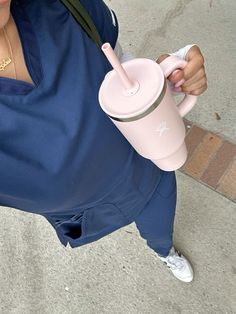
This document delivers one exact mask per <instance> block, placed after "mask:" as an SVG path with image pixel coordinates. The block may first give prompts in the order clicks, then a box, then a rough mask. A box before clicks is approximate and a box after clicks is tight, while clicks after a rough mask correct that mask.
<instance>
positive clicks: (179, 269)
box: [157, 247, 193, 282]
mask: <svg viewBox="0 0 236 314" xmlns="http://www.w3.org/2000/svg"><path fill="white" fill-rule="evenodd" d="M157 256H158V257H159V258H160V260H162V261H163V262H164V263H165V264H166V265H167V267H168V268H169V269H170V270H171V271H172V273H173V275H174V276H175V277H176V278H178V279H179V280H181V281H184V282H191V281H192V280H193V269H192V266H191V265H190V263H189V262H188V261H187V259H186V258H185V257H184V256H183V255H182V254H181V253H180V252H179V251H177V250H176V249H175V248H174V247H172V248H171V250H170V253H169V255H168V256H167V257H162V256H160V255H157Z"/></svg>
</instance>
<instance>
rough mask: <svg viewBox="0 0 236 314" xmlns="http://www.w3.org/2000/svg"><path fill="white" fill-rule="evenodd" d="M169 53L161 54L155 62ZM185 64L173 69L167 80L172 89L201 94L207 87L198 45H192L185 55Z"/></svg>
mask: <svg viewBox="0 0 236 314" xmlns="http://www.w3.org/2000/svg"><path fill="white" fill-rule="evenodd" d="M168 56H169V55H167V54H165V55H161V56H160V57H159V58H158V60H157V62H158V63H161V62H162V61H163V60H164V59H165V58H167V57H168ZM186 61H187V65H186V66H185V68H184V69H182V70H181V69H179V70H176V71H174V72H173V73H172V74H171V75H170V76H169V77H168V80H169V81H170V82H171V83H172V84H173V90H174V91H176V92H183V93H186V94H191V95H196V96H198V95H201V94H202V93H203V92H204V91H205V90H206V89H207V77H206V72H205V67H204V58H203V55H202V53H201V50H200V49H199V47H198V46H196V45H194V46H193V47H191V49H190V50H189V51H188V53H187V55H186Z"/></svg>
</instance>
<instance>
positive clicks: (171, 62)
mask: <svg viewBox="0 0 236 314" xmlns="http://www.w3.org/2000/svg"><path fill="white" fill-rule="evenodd" d="M186 64H187V62H186V61H185V60H182V59H180V58H178V57H175V56H169V57H167V58H166V59H165V60H163V61H162V62H161V63H160V64H159V65H160V67H161V68H162V71H163V73H164V75H165V77H166V78H167V77H168V76H169V75H171V73H172V72H173V71H175V70H177V69H184V67H185V66H186ZM196 102H197V96H193V95H186V94H185V97H184V99H183V100H182V101H181V102H180V103H179V104H178V105H177V106H178V110H179V114H180V116H181V117H184V116H185V115H186V114H187V113H188V112H189V111H190V110H191V109H192V108H193V107H194V106H195V104H196Z"/></svg>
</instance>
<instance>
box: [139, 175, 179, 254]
mask: <svg viewBox="0 0 236 314" xmlns="http://www.w3.org/2000/svg"><path fill="white" fill-rule="evenodd" d="M175 208H176V178H175V173H174V172H165V171H163V173H162V178H161V181H160V183H159V184H158V186H157V188H156V190H155V192H154V194H153V196H152V198H151V200H150V201H149V202H148V204H147V205H146V206H145V208H144V209H143V211H142V212H141V214H140V215H139V216H138V217H137V218H136V219H135V223H136V226H137V228H138V230H139V232H140V235H141V237H142V238H144V239H145V240H146V241H147V245H148V246H149V247H150V248H152V249H153V250H154V251H155V252H157V253H158V254H159V255H161V256H167V255H168V254H169V251H170V249H171V247H172V237H173V227H174V218H175Z"/></svg>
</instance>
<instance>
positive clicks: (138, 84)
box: [99, 43, 197, 171]
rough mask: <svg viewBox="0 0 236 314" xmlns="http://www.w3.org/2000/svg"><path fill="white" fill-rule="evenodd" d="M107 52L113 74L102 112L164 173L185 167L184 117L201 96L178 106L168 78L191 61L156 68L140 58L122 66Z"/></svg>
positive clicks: (172, 59)
mask: <svg viewBox="0 0 236 314" xmlns="http://www.w3.org/2000/svg"><path fill="white" fill-rule="evenodd" d="M102 50H103V52H104V53H105V55H106V56H107V58H108V60H109V61H110V63H111V64H112V66H113V68H114V70H112V71H110V72H109V73H108V74H107V75H106V76H105V79H104V81H103V83H102V85H101V87H100V91H99V102H100V106H101V108H102V109H103V111H104V112H105V113H106V114H107V115H108V117H109V118H110V119H111V120H112V122H113V123H114V124H115V125H116V126H117V128H118V129H119V130H120V132H121V133H122V134H123V135H124V136H125V137H126V139H127V140H128V141H129V142H130V144H131V145H132V146H133V147H134V149H135V150H136V151H137V152H138V153H139V154H140V155H142V156H143V157H145V158H148V159H150V160H151V161H152V162H153V163H154V164H156V165H157V166H158V167H159V168H161V169H163V170H165V171H172V170H176V169H178V168H180V167H181V166H182V165H183V164H184V163H185V161H186V159H187V149H186V145H185V142H184V140H185V126H184V123H183V120H182V117H183V116H185V115H186V114H187V113H188V112H189V111H190V110H191V109H192V108H193V106H194V105H195V103H196V100H197V97H196V96H191V95H185V97H184V99H183V100H182V101H181V102H180V104H178V105H176V102H175V99H174V98H173V96H172V93H171V90H170V87H169V85H168V82H167V79H166V78H167V77H168V76H169V75H170V74H171V73H172V72H173V71H174V70H176V69H183V68H184V67H185V65H186V61H184V60H181V59H179V58H177V57H175V56H170V57H168V58H166V59H165V60H164V61H163V62H162V63H161V64H157V63H156V62H155V61H152V60H150V59H144V58H137V59H133V60H131V61H127V62H124V63H122V65H121V64H120V62H119V60H118V58H117V57H116V55H115V53H114V51H113V49H112V48H111V46H110V44H108V43H106V44H104V45H103V46H102Z"/></svg>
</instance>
